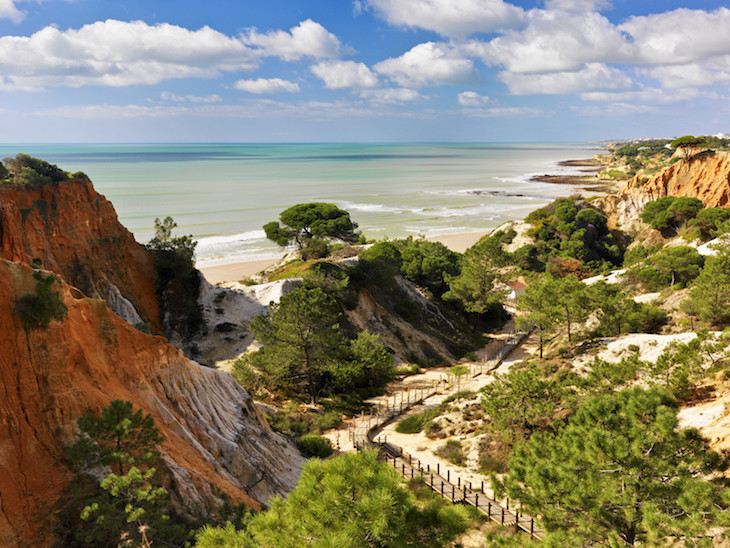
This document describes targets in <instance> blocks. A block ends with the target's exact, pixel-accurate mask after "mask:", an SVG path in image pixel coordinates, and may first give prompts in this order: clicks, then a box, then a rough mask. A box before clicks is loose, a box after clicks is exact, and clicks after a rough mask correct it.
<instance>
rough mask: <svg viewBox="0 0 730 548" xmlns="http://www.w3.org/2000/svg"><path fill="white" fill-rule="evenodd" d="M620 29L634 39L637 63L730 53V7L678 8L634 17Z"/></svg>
mask: <svg viewBox="0 0 730 548" xmlns="http://www.w3.org/2000/svg"><path fill="white" fill-rule="evenodd" d="M618 28H619V30H621V31H623V32H626V33H628V34H630V35H631V37H632V38H633V44H634V47H635V57H636V58H635V60H634V62H636V63H648V64H657V63H658V64H684V63H691V62H693V61H697V60H699V59H705V58H708V57H712V56H715V55H723V54H727V53H730V9H727V8H718V9H717V10H715V11H713V12H708V11H703V10H690V9H685V8H682V9H678V10H674V11H670V12H666V13H661V14H652V15H647V16H644V17H632V18H630V19H629V20H628V21H627V22H626V23H623V24H622V25H619V27H618Z"/></svg>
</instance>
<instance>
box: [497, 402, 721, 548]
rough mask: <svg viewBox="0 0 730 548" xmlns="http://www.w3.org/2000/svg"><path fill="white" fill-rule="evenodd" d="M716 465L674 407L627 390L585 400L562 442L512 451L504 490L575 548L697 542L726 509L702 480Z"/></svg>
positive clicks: (547, 438)
mask: <svg viewBox="0 0 730 548" xmlns="http://www.w3.org/2000/svg"><path fill="white" fill-rule="evenodd" d="M720 464H721V461H720V459H719V457H718V455H717V454H715V453H713V452H712V451H710V450H709V449H708V448H707V444H706V442H705V440H703V439H702V438H701V437H700V435H699V433H698V432H697V431H696V430H682V429H679V427H678V423H677V403H676V402H675V401H674V400H672V399H671V398H669V397H667V396H665V395H663V394H662V393H661V392H659V391H658V390H649V391H645V390H643V389H640V388H631V389H625V390H623V391H621V392H619V393H614V394H609V395H602V396H598V397H593V398H589V399H588V400H587V401H585V402H584V403H583V404H582V405H581V406H580V408H579V409H578V410H577V411H576V413H575V415H574V416H573V417H572V418H571V419H570V422H569V424H568V425H567V426H566V427H565V428H563V429H562V430H560V431H559V432H558V433H550V432H546V433H537V434H535V435H534V436H533V437H532V438H531V439H530V440H529V441H528V442H527V443H526V444H524V445H522V446H520V447H518V448H517V449H516V450H515V451H514V453H513V456H512V458H511V459H510V463H509V466H510V475H509V477H508V478H507V480H506V481H505V484H506V486H507V492H508V494H509V495H510V496H511V497H515V498H518V499H519V500H521V501H522V502H523V503H524V504H525V505H526V506H527V507H528V508H529V510H530V511H531V512H532V513H533V514H534V515H538V514H539V515H542V520H543V523H544V524H545V527H546V529H547V530H548V531H549V532H551V533H552V532H558V533H559V534H561V535H562V536H563V538H571V540H572V542H573V543H577V544H581V543H583V542H595V543H606V542H607V541H610V540H611V539H613V540H619V539H620V540H621V541H623V542H625V543H628V544H630V545H633V544H635V543H637V542H643V543H653V544H660V543H664V542H667V541H668V539H669V538H671V537H674V538H677V539H678V538H687V539H697V538H698V537H699V536H700V535H702V534H703V533H704V532H705V531H706V529H707V527H708V526H709V524H710V523H711V521H712V519H713V517H717V516H718V515H719V513H720V509H721V508H723V507H727V503H726V501H725V500H723V495H722V492H721V491H720V490H719V489H718V488H717V487H716V486H714V485H713V484H712V483H710V482H707V481H705V480H704V479H703V478H702V476H703V475H704V474H709V473H711V472H712V471H715V470H718V469H719V467H720ZM566 533H567V534H566ZM579 539H580V540H579Z"/></svg>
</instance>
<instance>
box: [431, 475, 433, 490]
mask: <svg viewBox="0 0 730 548" xmlns="http://www.w3.org/2000/svg"><path fill="white" fill-rule="evenodd" d="M431 489H433V474H431Z"/></svg>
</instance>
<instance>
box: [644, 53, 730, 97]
mask: <svg viewBox="0 0 730 548" xmlns="http://www.w3.org/2000/svg"><path fill="white" fill-rule="evenodd" d="M639 74H641V75H642V76H648V77H649V78H654V79H655V80H658V81H659V82H660V83H661V85H662V87H664V88H670V89H671V88H683V87H708V86H717V85H726V84H727V83H728V82H730V55H724V56H721V57H716V58H712V59H708V60H707V61H705V62H704V63H689V64H686V65H669V66H667V65H664V66H658V67H653V68H648V69H643V70H641V71H639Z"/></svg>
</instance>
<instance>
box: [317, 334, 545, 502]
mask: <svg viewBox="0 0 730 548" xmlns="http://www.w3.org/2000/svg"><path fill="white" fill-rule="evenodd" d="M513 330H514V323H513V322H509V323H508V324H506V325H505V326H504V328H503V329H502V330H501V331H500V332H498V333H496V334H494V335H492V341H490V343H489V344H488V345H487V346H486V347H484V348H482V349H481V350H479V351H478V352H476V354H477V357H478V358H479V360H478V361H477V362H465V363H463V364H461V365H465V366H468V367H469V368H470V371H471V373H470V375H468V376H466V375H465V376H463V377H462V378H461V379H460V382H459V385H457V382H455V381H454V379H453V377H452V376H450V375H449V374H448V372H449V368H448V367H438V368H432V369H428V370H426V371H424V372H423V373H420V374H418V375H411V376H409V377H406V378H404V379H402V380H400V381H397V382H394V383H391V384H390V385H389V386H388V393H387V394H386V395H383V396H379V397H377V398H372V399H370V400H368V401H369V402H371V403H373V404H374V405H378V404H380V405H383V404H385V402H386V400H389V401H390V403H391V405H393V404H394V402H399V401H400V400H401V398H403V397H404V394H407V392H406V390H407V389H408V388H409V387H413V386H418V385H423V384H425V383H431V382H436V383H438V384H439V386H440V387H441V389H440V390H439V392H438V393H437V394H435V395H433V396H431V397H430V398H427V399H426V400H424V402H423V404H421V405H418V406H415V407H413V408H412V409H410V410H409V411H407V412H404V413H403V415H401V416H400V417H399V419H397V420H395V421H393V422H392V423H391V424H389V425H387V426H386V427H384V428H383V430H382V431H381V432H380V433H379V434H378V438H380V439H387V441H388V442H391V443H393V444H395V445H397V446H399V447H401V448H402V449H403V450H404V451H405V452H407V453H409V454H411V455H413V457H414V458H418V459H419V460H420V461H422V462H423V463H424V466H425V465H426V464H428V465H430V466H431V468H434V469H435V468H436V467H437V465H438V467H439V469H440V470H443V471H445V470H450V473H451V474H452V475H453V476H452V477H457V476H459V477H461V481H462V482H463V481H466V482H472V484H473V485H474V487H475V488H476V486H477V485H481V482H482V481H484V480H485V479H486V477H485V476H484V475H482V474H479V473H477V472H476V466H475V464H476V462H475V461H476V459H474V458H470V459H469V462H467V466H466V467H461V466H456V465H454V464H452V463H450V462H448V461H445V460H444V459H441V458H439V457H437V456H436V455H435V454H434V453H433V451H434V450H435V449H436V448H437V447H439V446H441V445H443V444H444V443H445V441H446V440H444V439H438V440H432V439H429V438H427V437H426V435H425V434H424V433H423V432H421V433H418V434H400V433H398V432H396V431H395V426H396V424H397V423H398V420H400V419H401V418H404V417H407V416H409V415H412V414H415V413H419V412H421V411H424V410H426V409H430V408H433V407H437V406H438V405H440V404H441V403H442V402H443V401H444V400H445V399H446V398H448V397H449V396H451V395H453V394H455V393H456V392H457V386H459V387H458V390H460V391H461V392H466V391H470V392H478V391H479V389H481V388H482V387H484V386H486V385H487V384H490V383H491V382H492V381H493V380H494V374H495V373H500V374H504V373H506V372H508V371H509V370H510V368H511V367H512V365H513V364H515V363H517V362H520V361H522V360H524V359H525V358H528V357H531V356H534V355H536V354H537V352H538V340H537V337H535V336H530V337H527V338H526V339H524V340H523V341H522V343H521V344H519V345H518V346H517V347H516V348H515V349H514V350H513V351H512V352H511V353H510V354H509V355H508V356H507V357H506V358H505V359H504V360H503V361H502V363H501V364H500V365H499V366H498V367H497V368H496V369H494V370H493V371H490V372H486V371H485V372H483V373H478V371H479V367H480V362H482V361H483V360H484V357H485V356H492V355H494V353H495V352H496V351H497V349H498V348H499V347H500V346H501V345H502V344H503V343H504V341H506V340H507V339H508V338H509V337H510V336H511V335H512V333H513ZM474 373H477V374H476V375H474ZM411 389H412V388H411ZM405 398H406V399H407V396H405ZM471 401H472V403H473V402H474V401H475V400H471ZM462 405H463V403H462ZM360 420H362V419H360V418H356V419H353V420H351V421H348V422H347V423H345V424H344V425H343V427H342V428H339V429H335V430H330V431H328V432H326V433H325V434H324V436H325V437H327V438H329V439H330V440H331V441H332V444H333V445H334V446H335V447H336V448H337V449H338V450H339V451H341V452H353V451H355V447H354V445H353V443H352V440H351V439H350V437H349V428H350V427H351V426H353V425H354V424H357V423H358V421H360ZM464 437H465V436H457V438H464ZM472 453H473V451H472ZM485 490H486V486H485ZM490 495H491V493H490Z"/></svg>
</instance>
